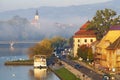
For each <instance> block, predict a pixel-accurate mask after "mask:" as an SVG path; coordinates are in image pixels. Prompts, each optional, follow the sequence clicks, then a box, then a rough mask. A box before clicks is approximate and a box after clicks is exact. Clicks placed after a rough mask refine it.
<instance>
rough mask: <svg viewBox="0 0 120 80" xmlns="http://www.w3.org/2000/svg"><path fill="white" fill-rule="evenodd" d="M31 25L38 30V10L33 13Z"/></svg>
mask: <svg viewBox="0 0 120 80" xmlns="http://www.w3.org/2000/svg"><path fill="white" fill-rule="evenodd" d="M31 24H32V25H33V26H35V27H38V28H40V22H39V13H38V10H36V13H35V16H34V19H33V20H32V22H31Z"/></svg>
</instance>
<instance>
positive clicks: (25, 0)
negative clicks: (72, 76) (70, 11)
mask: <svg viewBox="0 0 120 80" xmlns="http://www.w3.org/2000/svg"><path fill="white" fill-rule="evenodd" d="M108 1H112V0H0V12H3V11H8V10H16V9H27V8H37V7H40V6H57V7H59V6H71V5H84V4H96V3H103V2H108Z"/></svg>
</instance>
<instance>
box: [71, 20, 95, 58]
mask: <svg viewBox="0 0 120 80" xmlns="http://www.w3.org/2000/svg"><path fill="white" fill-rule="evenodd" d="M89 24H90V22H89V21H87V22H86V23H85V24H84V25H82V26H81V28H80V29H79V30H78V31H77V32H75V34H74V36H73V39H74V47H73V53H74V57H76V56H77V49H78V48H79V46H81V45H90V44H91V43H92V42H94V41H96V35H95V33H94V31H93V30H87V27H88V25H89Z"/></svg>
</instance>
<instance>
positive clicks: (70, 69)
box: [61, 61, 92, 80]
mask: <svg viewBox="0 0 120 80" xmlns="http://www.w3.org/2000/svg"><path fill="white" fill-rule="evenodd" d="M61 62H62V64H63V65H64V67H65V68H66V69H67V70H69V71H70V72H71V73H73V74H74V75H76V76H77V78H80V79H81V80H92V79H91V78H90V77H88V76H87V75H85V74H83V73H82V72H80V71H78V70H77V69H75V68H74V67H72V66H71V65H69V64H67V63H65V62H64V61H61Z"/></svg>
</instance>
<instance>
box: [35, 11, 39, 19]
mask: <svg viewBox="0 0 120 80" xmlns="http://www.w3.org/2000/svg"><path fill="white" fill-rule="evenodd" d="M35 20H36V21H38V20H39V13H38V10H36V14H35Z"/></svg>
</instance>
